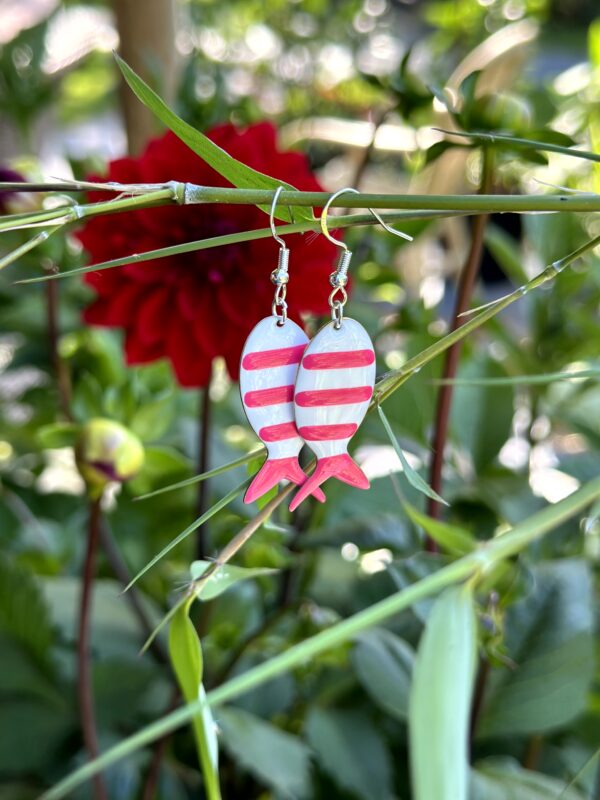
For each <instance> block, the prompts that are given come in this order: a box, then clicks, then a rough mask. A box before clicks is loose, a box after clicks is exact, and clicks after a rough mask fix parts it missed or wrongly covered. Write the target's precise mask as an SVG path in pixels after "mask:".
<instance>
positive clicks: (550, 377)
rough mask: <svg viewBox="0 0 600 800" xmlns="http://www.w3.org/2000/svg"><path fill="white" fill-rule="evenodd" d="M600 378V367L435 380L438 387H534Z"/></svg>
mask: <svg viewBox="0 0 600 800" xmlns="http://www.w3.org/2000/svg"><path fill="white" fill-rule="evenodd" d="M598 377H600V367H596V368H594V367H591V368H590V369H579V370H575V371H574V372H547V373H546V374H545V375H513V376H512V377H506V378H444V379H439V380H434V381H432V383H434V384H436V385H437V386H439V385H442V384H452V385H453V386H532V385H535V384H546V383H555V382H556V381H575V380H585V379H587V378H598Z"/></svg>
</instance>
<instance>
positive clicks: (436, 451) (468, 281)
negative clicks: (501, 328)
mask: <svg viewBox="0 0 600 800" xmlns="http://www.w3.org/2000/svg"><path fill="white" fill-rule="evenodd" d="M492 159H493V153H492V152H491V151H490V150H489V149H488V148H483V151H482V165H481V184H480V192H481V194H487V193H488V192H489V190H490V187H491V185H492V182H493V165H492ZM488 219H489V217H488V215H487V214H482V215H481V216H478V217H476V218H475V222H474V223H473V234H472V240H471V247H470V249H469V253H468V255H467V260H466V261H465V265H464V267H463V268H462V271H461V273H460V280H459V283H458V288H457V292H456V302H455V305H454V314H453V317H452V324H451V327H450V330H451V331H455V330H456V329H457V328H459V327H460V326H461V325H462V324H463V322H464V320H462V319H461V316H460V315H461V314H462V313H463V312H465V311H466V310H467V309H468V307H469V305H470V302H471V296H472V294H473V287H474V286H475V280H476V278H477V274H478V272H479V267H480V265H481V257H482V255H483V246H484V234H485V227H486V225H487V222H488ZM463 341H464V340H463V339H459V340H458V341H456V342H455V343H454V344H453V345H452V347H450V348H449V349H448V350H447V351H446V358H445V360H444V367H443V371H442V379H443V380H446V381H447V380H452V379H453V378H454V377H455V376H456V371H457V369H458V362H459V359H460V352H461V349H462V343H463ZM453 390H454V386H453V385H452V384H451V383H445V384H443V385H442V386H441V387H440V390H439V392H438V399H437V406H436V412H435V421H434V426H433V435H432V440H431V447H432V451H433V457H432V460H431V466H430V471H429V485H430V486H431V488H432V489H433V491H434V492H436V494H441V491H442V469H443V466H444V451H445V449H446V440H447V438H448V422H449V419H450V409H451V407H452V395H453ZM440 511H441V506H440V503H439V501H438V500H436V499H435V497H430V498H428V501H427V513H428V514H429V516H430V517H433V518H434V519H437V518H438V517H439V515H440ZM425 549H426V550H429V551H430V552H436V551H437V549H438V548H437V545H436V543H435V542H434V541H433V539H430V538H427V539H426V542H425Z"/></svg>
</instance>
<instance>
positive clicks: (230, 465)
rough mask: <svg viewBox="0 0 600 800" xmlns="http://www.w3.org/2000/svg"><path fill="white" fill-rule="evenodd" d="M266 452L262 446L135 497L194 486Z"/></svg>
mask: <svg viewBox="0 0 600 800" xmlns="http://www.w3.org/2000/svg"><path fill="white" fill-rule="evenodd" d="M264 452H265V448H264V447H261V448H259V449H257V450H252V451H251V452H250V453H246V455H244V456H240V457H239V458H236V459H235V460H234V461H230V462H229V463H228V464H223V465H222V466H220V467H215V468H214V469H210V470H208V472H202V473H201V474H200V475H193V476H192V477H191V478H186V479H185V480H183V481H178V482H177V483H170V484H169V485H168V486H161V487H160V489H155V490H154V491H153V492H147V493H146V494H141V495H140V496H139V497H135V498H134V499H135V500H147V499H148V498H149V497H156V495H158V494H163V492H173V491H175V489H182V488H184V487H185V486H192V485H193V484H195V483H200V481H206V480H208V479H209V478H214V477H215V476H216V475H221V473H223V472H228V471H229V470H230V469H234V468H235V467H241V466H242V465H243V464H247V463H248V462H249V461H252V459H254V458H256V456H260V455H264Z"/></svg>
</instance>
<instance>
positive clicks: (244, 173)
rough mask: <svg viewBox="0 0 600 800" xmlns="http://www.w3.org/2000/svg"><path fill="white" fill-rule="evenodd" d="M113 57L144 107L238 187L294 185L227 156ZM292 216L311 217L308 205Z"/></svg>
mask: <svg viewBox="0 0 600 800" xmlns="http://www.w3.org/2000/svg"><path fill="white" fill-rule="evenodd" d="M115 58H116V60H117V65H118V66H119V69H120V70H121V72H122V73H123V77H124V78H125V80H126V81H127V83H128V84H129V86H130V87H131V89H132V90H133V92H134V93H135V94H136V96H137V97H138V99H139V100H140V101H141V102H142V103H143V104H144V105H145V106H146V108H148V109H150V111H152V113H153V114H154V115H155V116H157V117H158V118H159V119H160V121H161V122H163V123H164V124H165V125H166V126H167V128H169V129H170V130H171V131H173V133H174V134H175V135H176V136H178V137H179V138H180V139H181V141H182V142H184V143H185V144H187V146H188V147H189V148H190V149H191V150H193V151H194V153H196V154H197V155H198V156H200V158H201V159H202V160H203V161H206V163H207V164H208V165H209V166H210V167H212V168H213V169H214V170H215V171H216V172H218V173H219V175H222V176H223V177H224V178H226V179H227V180H228V181H230V182H231V183H232V184H233V185H234V186H237V187H238V188H239V189H273V191H275V190H276V189H278V188H279V187H280V186H283V187H284V188H285V189H289V190H292V191H293V190H294V189H295V187H294V186H291V185H290V184H289V183H286V182H285V181H281V180H277V179H276V178H272V177H271V176H270V175H264V174H263V173H262V172H258V171H257V170H255V169H252V167H249V166H247V165H246V164H243V163H242V162H241V161H237V160H236V159H235V158H233V157H232V156H230V155H229V153H226V152H225V150H223V149H222V148H221V147H219V146H218V145H216V144H215V143H214V142H211V140H210V139H209V138H208V137H206V136H204V134H202V133H200V131H198V130H196V129H195V128H193V127H192V126H191V125H188V123H187V122H184V121H183V120H182V119H181V118H180V117H178V116H177V114H175V112H173V111H171V109H170V108H169V107H168V106H167V104H166V103H165V102H164V100H162V98H160V97H159V96H158V95H157V94H156V92H155V91H153V90H152V89H151V88H150V87H149V86H148V84H147V83H145V82H144V81H143V80H142V79H141V78H140V76H139V75H137V74H136V73H135V72H134V71H133V70H132V69H131V67H130V66H129V65H128V64H127V63H126V62H125V61H123V59H122V58H119V56H118V55H115ZM261 208H262V210H263V211H265V212H266V213H269V211H270V207H269V206H261ZM276 216H277V217H278V219H283V220H286V222H290V221H293V219H292V215H291V212H290V211H289V209H288V208H286V207H285V206H278V207H277V209H276ZM294 216H295V217H296V218H297V219H306V220H313V219H314V216H313V213H312V210H311V209H310V208H306V207H304V208H303V207H300V206H298V207H294Z"/></svg>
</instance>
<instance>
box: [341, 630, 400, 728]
mask: <svg viewBox="0 0 600 800" xmlns="http://www.w3.org/2000/svg"><path fill="white" fill-rule="evenodd" d="M350 660H351V662H352V666H353V667H354V671H355V673H356V676H357V678H358V679H359V681H360V682H361V684H362V686H363V687H364V689H365V690H366V691H367V692H368V693H369V695H370V696H371V698H372V699H373V701H374V702H375V703H377V705H378V706H379V707H380V708H382V709H383V710H384V711H386V712H387V713H388V714H391V716H393V717H396V718H397V719H401V720H405V719H406V718H407V716H408V694H409V689H410V679H411V674H412V669H413V662H414V652H413V649H412V647H410V645H409V644H407V643H406V642H405V641H404V640H403V639H401V638H400V637H399V636H396V634H395V633H392V632H391V631H388V630H386V629H385V628H373V629H372V630H370V631H366V632H365V633H361V635H360V636H358V637H357V639H356V643H355V645H354V647H353V649H352V651H351V654H350Z"/></svg>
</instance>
